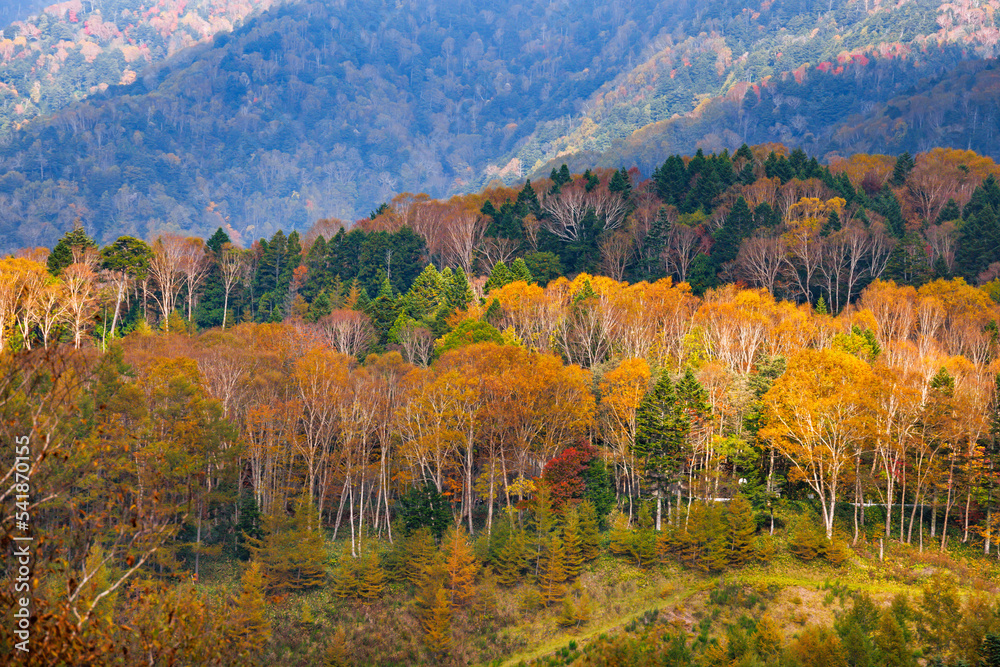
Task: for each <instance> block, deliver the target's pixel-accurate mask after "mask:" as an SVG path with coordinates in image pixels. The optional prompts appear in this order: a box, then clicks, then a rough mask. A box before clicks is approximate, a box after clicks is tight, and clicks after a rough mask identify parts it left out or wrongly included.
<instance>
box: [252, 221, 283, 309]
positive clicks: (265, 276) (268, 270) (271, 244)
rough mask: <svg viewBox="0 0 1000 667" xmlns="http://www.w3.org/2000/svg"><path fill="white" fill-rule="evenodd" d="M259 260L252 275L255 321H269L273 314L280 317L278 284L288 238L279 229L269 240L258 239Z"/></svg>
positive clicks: (280, 303) (280, 304)
mask: <svg viewBox="0 0 1000 667" xmlns="http://www.w3.org/2000/svg"><path fill="white" fill-rule="evenodd" d="M260 249H261V254H260V261H259V262H258V263H257V271H256V273H255V274H254V277H253V293H254V294H255V295H257V297H258V299H259V302H258V306H257V321H258V322H267V321H270V320H271V319H272V318H273V317H275V315H277V316H278V317H279V319H280V316H281V306H282V305H283V303H282V302H281V301H279V300H278V299H279V294H280V290H279V289H278V285H279V283H280V280H281V275H282V272H283V271H284V268H285V260H286V258H287V254H288V238H287V237H286V236H285V233H284V232H283V231H281V230H280V229H279V230H278V231H277V232H275V234H274V236H272V237H271V239H270V240H266V239H261V240H260Z"/></svg>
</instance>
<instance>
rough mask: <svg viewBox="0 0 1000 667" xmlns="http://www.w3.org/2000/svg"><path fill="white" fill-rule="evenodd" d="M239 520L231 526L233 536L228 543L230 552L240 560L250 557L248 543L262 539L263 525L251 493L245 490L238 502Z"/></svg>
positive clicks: (255, 500)
mask: <svg viewBox="0 0 1000 667" xmlns="http://www.w3.org/2000/svg"><path fill="white" fill-rule="evenodd" d="M239 509H240V511H239V520H238V521H237V522H236V525H235V526H234V527H233V538H232V540H233V541H232V542H231V543H230V547H229V548H230V549H231V550H232V554H233V555H234V556H236V557H237V558H239V559H240V560H248V559H249V558H250V548H249V546H248V543H249V544H253V543H254V540H263V539H264V526H263V521H262V518H261V514H260V508H259V507H258V506H257V499H256V498H255V497H254V495H253V493H249V492H245V493H244V494H243V496H242V498H241V499H240V502H239Z"/></svg>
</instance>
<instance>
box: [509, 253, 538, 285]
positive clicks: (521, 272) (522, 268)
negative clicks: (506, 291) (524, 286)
mask: <svg viewBox="0 0 1000 667" xmlns="http://www.w3.org/2000/svg"><path fill="white" fill-rule="evenodd" d="M508 270H509V271H510V276H511V278H513V280H511V282H517V281H519V280H521V281H524V282H526V283H528V284H531V283H532V282H534V280H535V279H534V277H533V276H532V275H531V271H530V270H529V269H528V265H527V264H525V263H524V259H522V258H521V257H518V258H517V259H515V260H514V263H513V264H511V265H510V268H509V269H508Z"/></svg>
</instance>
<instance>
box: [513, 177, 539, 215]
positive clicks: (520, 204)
mask: <svg viewBox="0 0 1000 667" xmlns="http://www.w3.org/2000/svg"><path fill="white" fill-rule="evenodd" d="M541 213H542V205H541V204H540V203H539V201H538V195H537V194H536V193H535V188H533V187H532V186H531V180H530V179H529V180H526V181H525V182H524V187H523V188H521V191H520V192H519V193H517V214H518V216H519V217H521V218H524V217H526V216H528V215H529V214H530V215H534V216H536V217H537V216H539V215H541Z"/></svg>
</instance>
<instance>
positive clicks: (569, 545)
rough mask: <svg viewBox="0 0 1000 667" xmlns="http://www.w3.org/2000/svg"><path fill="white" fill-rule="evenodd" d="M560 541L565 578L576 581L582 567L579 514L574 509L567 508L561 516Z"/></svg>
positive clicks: (581, 537) (581, 539) (581, 538)
mask: <svg viewBox="0 0 1000 667" xmlns="http://www.w3.org/2000/svg"><path fill="white" fill-rule="evenodd" d="M562 541H563V548H564V553H565V557H564V560H563V563H564V565H565V568H566V578H567V579H569V580H573V579H576V578H577V576H579V574H580V568H581V566H582V565H583V536H582V535H581V532H580V514H579V512H578V511H577V509H576V507H569V508H567V509H566V512H565V513H564V516H563V530H562Z"/></svg>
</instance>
